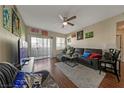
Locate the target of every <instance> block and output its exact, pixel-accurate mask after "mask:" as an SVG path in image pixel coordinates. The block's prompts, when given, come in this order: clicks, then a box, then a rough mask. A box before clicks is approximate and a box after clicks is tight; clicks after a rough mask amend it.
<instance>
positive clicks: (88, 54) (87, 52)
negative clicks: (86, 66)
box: [82, 51, 91, 58]
mask: <svg viewBox="0 0 124 93" xmlns="http://www.w3.org/2000/svg"><path fill="white" fill-rule="evenodd" d="M90 54H91V53H90V52H89V51H85V52H84V53H83V55H82V58H88V57H89V56H90Z"/></svg>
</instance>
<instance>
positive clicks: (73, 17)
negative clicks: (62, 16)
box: [66, 16, 76, 21]
mask: <svg viewBox="0 0 124 93" xmlns="http://www.w3.org/2000/svg"><path fill="white" fill-rule="evenodd" d="M75 18H76V16H72V17H70V18H68V19H67V20H66V21H70V20H72V19H75Z"/></svg>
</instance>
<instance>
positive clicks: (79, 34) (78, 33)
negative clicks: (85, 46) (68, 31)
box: [77, 30, 83, 40]
mask: <svg viewBox="0 0 124 93" xmlns="http://www.w3.org/2000/svg"><path fill="white" fill-rule="evenodd" d="M81 39H83V30H82V31H79V32H77V40H81Z"/></svg>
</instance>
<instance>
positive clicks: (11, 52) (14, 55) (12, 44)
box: [0, 6, 26, 63]
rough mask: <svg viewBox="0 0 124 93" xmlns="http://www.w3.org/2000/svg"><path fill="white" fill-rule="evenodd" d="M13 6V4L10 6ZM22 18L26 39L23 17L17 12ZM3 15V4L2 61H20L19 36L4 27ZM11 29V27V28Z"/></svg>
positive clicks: (0, 46)
mask: <svg viewBox="0 0 124 93" xmlns="http://www.w3.org/2000/svg"><path fill="white" fill-rule="evenodd" d="M9 8H13V6H9ZM16 13H17V15H18V17H19V19H20V24H21V25H20V26H21V27H20V31H21V33H23V35H22V36H21V38H23V39H25V29H26V28H25V25H24V23H23V21H22V19H21V16H20V14H19V13H18V12H16ZM2 19H3V15H2V6H0V62H2V61H7V62H11V63H16V62H17V61H18V39H19V37H17V36H15V35H14V34H12V33H11V32H9V31H8V30H6V29H4V28H3V25H2V23H3V20H2ZM10 31H11V28H10Z"/></svg>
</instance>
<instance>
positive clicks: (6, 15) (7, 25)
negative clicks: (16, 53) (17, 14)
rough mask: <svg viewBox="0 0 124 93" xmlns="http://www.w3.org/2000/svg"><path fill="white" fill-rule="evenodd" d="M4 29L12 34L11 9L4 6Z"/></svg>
mask: <svg viewBox="0 0 124 93" xmlns="http://www.w3.org/2000/svg"><path fill="white" fill-rule="evenodd" d="M2 10H3V11H2V12H3V28H5V29H6V30H8V31H10V32H12V30H11V22H12V20H11V8H10V7H8V6H5V5H3V9H2Z"/></svg>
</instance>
